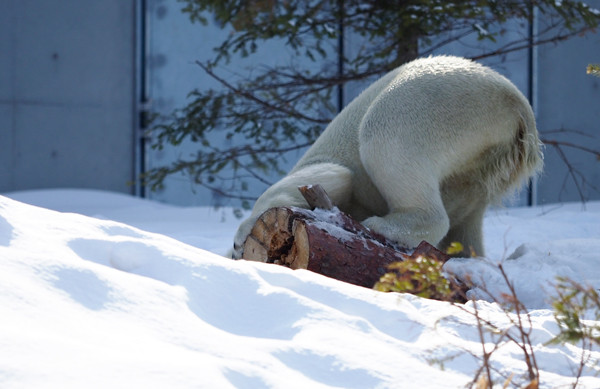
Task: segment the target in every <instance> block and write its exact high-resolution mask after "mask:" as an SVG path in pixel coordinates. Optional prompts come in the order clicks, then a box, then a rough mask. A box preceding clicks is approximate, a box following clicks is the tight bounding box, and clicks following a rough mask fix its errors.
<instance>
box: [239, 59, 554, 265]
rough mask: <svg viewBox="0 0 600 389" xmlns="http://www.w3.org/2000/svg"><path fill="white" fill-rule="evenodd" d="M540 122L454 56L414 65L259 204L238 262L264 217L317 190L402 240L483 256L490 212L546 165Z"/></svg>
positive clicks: (320, 142)
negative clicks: (304, 188)
mask: <svg viewBox="0 0 600 389" xmlns="http://www.w3.org/2000/svg"><path fill="white" fill-rule="evenodd" d="M542 158H543V157H542V153H541V144H540V141H539V138H538V133H537V130H536V125H535V119H534V114H533V112H532V109H531V107H530V105H529V103H528V101H527V99H526V98H525V97H524V96H523V94H522V93H521V92H520V91H519V90H518V89H517V88H516V87H515V86H514V85H513V84H512V83H511V82H510V81H509V80H508V79H506V78H505V77H503V76H501V75H500V74H498V73H497V72H495V71H494V70H492V69H490V68H488V67H485V66H483V65H481V64H478V63H476V62H473V61H471V60H467V59H464V58H459V57H454V56H433V57H428V58H421V59H416V60H414V61H412V62H409V63H406V64H404V65H402V66H400V67H398V68H396V69H395V70H392V71H391V72H389V73H388V74H386V75H385V76H383V77H382V78H380V79H379V80H378V81H376V82H375V83H373V84H372V85H371V86H369V87H368V88H367V89H366V90H364V91H363V92H362V93H361V94H360V95H359V96H358V97H356V98H355V99H354V100H353V101H352V102H351V103H350V104H348V105H347V106H346V108H345V109H344V110H343V111H341V112H340V113H339V114H338V115H337V117H335V118H334V119H333V121H332V122H331V123H330V124H329V125H328V126H327V128H326V129H325V131H324V132H323V133H322V134H321V135H320V137H319V138H318V139H317V140H316V141H315V143H314V144H313V145H312V146H311V147H310V148H309V149H308V150H307V152H306V153H305V155H304V156H303V157H302V158H301V159H300V160H299V161H298V162H297V164H296V165H295V166H294V167H293V168H292V170H291V171H290V172H289V174H288V175H287V176H285V177H284V178H283V179H281V180H280V181H279V182H277V183H275V184H274V185H273V186H271V187H270V188H269V189H267V190H266V191H265V192H264V194H263V195H262V196H260V197H259V198H258V200H257V201H256V203H255V205H254V208H253V210H252V213H251V216H250V217H249V218H248V219H247V220H245V221H244V222H242V223H241V225H240V227H239V229H238V231H237V233H236V235H235V239H234V249H233V255H232V257H233V258H242V257H243V252H242V251H243V244H244V241H245V239H246V237H247V236H248V234H249V233H250V230H251V229H252V226H253V225H254V223H255V222H256V220H257V218H258V217H259V216H260V215H261V214H262V213H263V212H264V211H266V210H267V209H269V208H271V207H279V206H296V207H303V208H306V207H308V205H307V203H306V201H305V200H304V198H303V197H302V196H301V194H300V192H299V191H298V189H297V188H298V186H301V185H309V184H320V185H322V186H323V188H324V189H325V191H326V192H327V193H328V194H329V196H330V197H331V199H332V201H333V203H334V204H335V205H336V206H337V207H338V208H339V209H340V210H342V211H344V212H346V213H348V214H350V215H351V216H353V217H354V218H356V219H357V220H360V221H361V222H362V224H364V225H365V226H367V227H369V228H371V229H372V230H374V231H376V232H378V233H380V234H382V235H384V236H385V237H387V238H388V239H391V240H392V241H395V242H397V243H398V244H400V245H402V246H404V247H408V248H414V247H416V246H417V245H418V244H419V243H420V242H421V241H422V240H426V241H428V242H429V243H431V244H433V245H436V246H437V247H438V248H440V249H442V250H444V249H446V248H447V246H448V245H449V244H450V243H452V242H460V243H462V245H463V247H464V248H465V251H464V252H463V253H459V255H460V256H468V255H470V254H471V253H475V254H476V255H480V256H483V255H484V247H483V243H482V219H483V215H484V212H485V210H486V208H487V206H488V205H489V204H490V203H497V202H499V201H500V200H501V198H502V197H503V196H504V195H505V194H506V193H507V192H509V191H511V190H514V189H516V188H518V187H519V185H520V184H521V183H522V182H524V181H525V180H526V179H527V178H529V177H531V176H532V175H535V174H536V173H537V172H538V171H539V170H540V169H541V166H542Z"/></svg>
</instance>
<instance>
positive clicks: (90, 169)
mask: <svg viewBox="0 0 600 389" xmlns="http://www.w3.org/2000/svg"><path fill="white" fill-rule="evenodd" d="M134 5H135V0H127V1H124V0H106V1H78V0H55V1H43V2H40V1H33V0H2V9H3V10H4V9H7V10H8V12H7V13H3V16H1V17H0V24H1V25H2V27H0V28H1V30H0V32H2V33H3V36H8V37H10V38H9V39H8V40H7V41H8V42H5V40H3V42H4V43H2V44H3V45H6V46H7V48H6V51H4V50H2V51H0V74H9V75H10V76H8V77H3V78H0V87H1V88H0V89H2V95H0V103H3V104H4V106H5V107H8V109H7V110H8V112H7V113H6V114H7V115H9V116H11V117H12V118H13V120H10V121H7V120H2V121H0V126H1V127H0V131H2V133H3V134H4V135H3V136H4V137H7V136H10V137H11V138H12V139H13V142H12V144H8V143H4V142H2V143H0V154H2V155H10V156H11V157H10V158H11V161H10V165H11V167H12V168H11V170H10V171H8V172H6V171H0V173H1V174H2V175H3V177H2V178H0V191H13V190H22V189H35V188H51V187H81V188H96V189H108V190H116V191H121V192H131V191H132V189H131V187H130V186H128V184H127V183H128V181H131V180H132V178H133V158H134V156H133V152H132V150H133V141H134V128H133V127H134V116H133V114H134V99H135V97H134V96H135V90H134V86H135V84H134V80H135V62H134V60H135V40H134V36H135V34H134V33H135V13H134V11H135V7H134ZM3 21H6V23H2V22H3ZM4 33H5V34H4ZM1 48H4V46H2V47H0V49H1ZM7 78H8V79H7ZM5 85H8V86H9V87H5ZM4 158H6V157H4ZM7 174H8V175H9V177H6V175H7Z"/></svg>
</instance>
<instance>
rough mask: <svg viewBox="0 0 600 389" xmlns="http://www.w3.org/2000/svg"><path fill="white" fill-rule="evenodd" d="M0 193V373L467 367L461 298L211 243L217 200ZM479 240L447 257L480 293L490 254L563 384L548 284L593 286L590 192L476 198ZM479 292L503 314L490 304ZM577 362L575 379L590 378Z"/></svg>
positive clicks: (596, 222)
mask: <svg viewBox="0 0 600 389" xmlns="http://www.w3.org/2000/svg"><path fill="white" fill-rule="evenodd" d="M8 196H9V197H10V199H9V198H8V197H1V196H0V388H199V387H200V388H263V387H272V388H330V387H341V388H376V387H381V388H459V387H464V386H465V385H467V384H469V382H470V381H471V380H472V379H473V377H474V375H475V372H476V371H477V369H478V368H479V366H480V358H479V357H478V355H481V350H482V345H481V342H480V338H479V333H478V331H477V327H476V326H475V325H474V319H473V316H472V315H471V314H469V313H466V312H465V311H464V310H463V309H461V308H460V307H454V306H451V305H449V304H447V303H442V302H437V301H430V300H425V299H421V298H417V297H414V296H410V295H399V294H393V293H390V294H384V293H379V292H375V291H372V290H369V289H365V288H361V287H356V286H353V285H349V284H345V283H342V282H339V281H336V280H332V279H328V278H326V277H323V276H320V275H318V274H314V273H311V272H308V271H292V270H289V269H286V268H283V267H280V266H277V265H268V264H260V263H252V262H246V261H232V260H229V259H226V258H223V257H221V256H220V255H217V254H224V253H225V252H226V251H227V250H228V249H229V246H230V244H231V240H232V236H233V233H234V231H235V229H236V227H237V224H238V223H239V220H238V219H236V218H235V217H234V216H233V213H232V212H231V210H228V209H225V210H223V209H222V210H214V209H211V208H204V207H199V208H182V207H173V206H168V205H164V204H158V203H155V202H150V201H145V200H140V199H136V198H132V197H129V196H124V195H118V194H113V193H105V192H97V191H75V190H51V191H33V192H21V193H12V194H8ZM16 200H18V201H21V202H17V201H16ZM22 202H25V203H30V204H35V205H38V206H41V207H44V208H49V209H54V210H56V211H60V212H56V211H51V210H49V209H43V208H37V207H34V206H31V205H26V204H24V203H22ZM66 212H72V213H66ZM83 215H86V216H83ZM485 241H486V248H487V253H486V254H487V258H488V259H455V260H452V261H450V262H449V263H448V264H447V270H448V271H451V272H454V273H456V274H459V275H461V276H464V275H466V274H469V275H470V276H471V278H472V279H473V280H474V281H475V282H476V283H477V284H478V285H479V286H480V288H479V289H476V290H475V291H474V296H476V297H481V298H486V299H490V297H489V296H488V295H487V293H488V292H490V293H492V294H494V295H496V296H500V294H501V293H502V292H504V291H505V285H504V282H503V281H502V279H501V276H500V273H499V271H498V268H497V266H496V264H497V263H498V262H499V261H502V260H503V266H504V268H505V269H506V272H507V273H508V275H509V277H510V279H511V282H513V283H514V285H515V288H516V290H517V293H518V295H519V297H520V299H521V300H522V301H524V302H525V303H526V304H527V306H528V307H530V308H531V311H530V312H531V315H530V316H531V320H532V326H533V328H532V333H531V339H532V342H533V346H534V350H535V356H536V359H537V364H538V367H539V368H540V375H541V380H542V385H541V386H542V387H546V388H555V387H559V386H563V385H567V386H568V385H570V384H572V383H573V382H574V374H575V371H576V369H577V367H578V364H579V359H580V349H579V348H578V347H576V346H572V345H567V346H556V345H546V342H547V341H548V340H550V339H551V338H552V337H553V335H555V334H556V331H557V326H556V323H555V320H554V317H553V314H552V311H551V310H550V309H549V305H548V299H549V298H550V296H552V293H553V287H552V284H553V283H554V282H555V278H556V276H557V275H560V276H568V277H570V278H573V279H575V280H577V281H580V282H585V283H590V284H592V285H594V286H595V287H597V288H598V287H600V203H598V202H595V203H588V204H586V206H585V210H583V209H582V205H581V204H565V205H556V206H547V207H543V208H541V207H538V208H530V209H502V210H494V211H490V212H489V213H488V215H487V217H486V220H485ZM211 252H212V253H211ZM213 253H216V254H213ZM484 290H485V292H484ZM477 306H478V307H479V309H480V311H481V312H480V313H481V314H482V315H484V316H485V317H486V318H488V319H490V320H491V321H492V322H493V323H495V324H496V325H497V326H500V327H501V328H506V327H507V326H508V324H507V322H508V320H507V318H506V315H505V314H504V313H503V311H502V310H501V309H500V308H499V307H498V305H496V304H493V303H488V302H484V301H480V302H478V303H477ZM471 308H472V304H469V305H467V306H466V309H471ZM486 341H487V342H491V341H492V339H491V338H490V335H488V337H487V338H486ZM488 347H489V348H491V347H492V344H491V343H488ZM591 358H592V360H594V359H595V360H597V359H598V358H600V351H599V350H597V349H596V350H594V351H593V352H592V354H591ZM590 366H591V367H590V368H587V369H585V370H584V371H583V377H582V378H581V379H580V384H582V387H587V388H598V387H600V377H598V376H597V374H598V369H597V368H594V364H593V363H592V364H590ZM492 367H493V368H494V369H495V371H496V373H495V375H496V380H497V384H498V386H499V387H502V384H503V383H504V378H502V377H509V376H510V375H511V374H513V373H514V374H515V375H514V376H513V378H512V382H513V383H515V384H519V383H524V382H526V379H525V377H524V373H525V371H526V370H525V364H524V362H523V356H522V353H521V352H520V350H519V349H518V347H516V346H515V345H511V344H507V345H505V346H503V347H501V348H500V349H498V350H497V351H496V352H495V353H494V354H493V357H492Z"/></svg>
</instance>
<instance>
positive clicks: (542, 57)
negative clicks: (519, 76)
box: [537, 34, 600, 203]
mask: <svg viewBox="0 0 600 389" xmlns="http://www.w3.org/2000/svg"><path fill="white" fill-rule="evenodd" d="M599 54H600V35H599V34H594V35H590V36H587V37H584V38H580V37H578V38H574V39H572V40H569V41H566V42H562V43H561V44H560V45H548V46H544V47H542V48H540V50H539V61H538V78H537V81H538V84H537V85H538V88H537V89H538V101H539V103H538V109H537V116H538V117H537V124H538V129H539V130H540V131H541V132H542V135H543V137H544V138H545V139H547V140H559V141H564V142H570V143H574V144H579V145H582V146H584V147H588V148H595V149H596V150H600V109H599V107H600V78H597V77H593V76H591V75H588V74H586V72H585V69H586V66H587V64H589V63H591V62H598V60H599V59H600V57H599ZM556 130H572V131H576V132H571V133H549V132H551V131H556ZM562 151H563V153H564V156H566V157H567V158H568V161H569V163H570V164H571V166H572V168H573V169H575V170H577V172H578V173H581V174H583V176H579V175H578V173H576V174H577V181H578V183H577V184H576V183H575V181H574V179H573V176H572V175H571V174H570V173H569V168H568V166H567V165H566V164H565V162H564V161H563V156H562V155H561V153H560V152H559V151H558V150H557V149H556V148H555V147H553V146H552V145H551V144H548V145H547V147H546V151H545V157H546V158H545V169H544V174H543V176H542V177H541V179H540V181H539V187H538V198H539V201H540V202H542V203H553V202H558V201H578V200H580V191H579V190H578V188H577V187H578V186H579V188H580V190H581V193H583V195H584V196H585V197H586V198H588V199H599V198H600V193H598V191H596V190H594V189H593V188H592V185H593V186H595V187H596V188H598V189H600V161H598V160H597V159H596V158H595V157H594V156H592V155H590V154H586V153H583V152H581V151H577V150H576V149H573V148H569V147H562ZM582 177H585V180H586V182H584V181H582Z"/></svg>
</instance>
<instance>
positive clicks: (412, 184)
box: [360, 141, 450, 248]
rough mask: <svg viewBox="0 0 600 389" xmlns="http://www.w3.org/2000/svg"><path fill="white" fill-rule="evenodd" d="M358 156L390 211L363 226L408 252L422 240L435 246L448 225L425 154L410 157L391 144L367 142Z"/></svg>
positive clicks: (431, 169)
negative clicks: (406, 249)
mask: <svg viewBox="0 0 600 389" xmlns="http://www.w3.org/2000/svg"><path fill="white" fill-rule="evenodd" d="M360 152H361V160H362V162H363V165H364V167H365V170H366V171H367V173H368V174H369V176H370V178H371V180H372V181H373V183H374V184H375V186H376V187H377V189H378V190H379V192H380V193H381V195H382V196H383V198H384V199H385V201H386V203H387V206H388V209H389V212H388V214H387V215H384V216H383V217H379V216H373V217H370V218H367V219H365V220H364V221H363V224H364V225H365V226H367V227H369V228H371V229H373V230H374V231H376V232H378V233H380V234H382V235H384V236H385V237H387V238H388V239H391V240H393V241H395V242H397V243H398V244H400V245H402V246H405V247H407V248H414V247H416V246H417V245H418V244H419V243H421V241H422V240H426V241H427V242H429V243H431V244H433V245H437V244H438V243H439V242H440V241H441V240H442V238H443V237H444V236H445V235H446V233H447V232H448V228H449V225H450V223H449V219H448V215H447V214H446V210H445V208H444V204H443V202H442V198H441V194H440V188H439V183H438V177H437V174H436V173H437V168H436V167H435V166H434V165H432V163H431V160H430V159H428V158H427V156H426V153H425V155H423V154H421V155H414V154H413V155H412V156H410V155H408V153H403V150H402V148H401V147H400V145H399V144H398V142H393V141H392V142H387V143H383V142H367V143H365V144H363V145H361V149H360ZM386 156H387V157H386Z"/></svg>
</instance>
